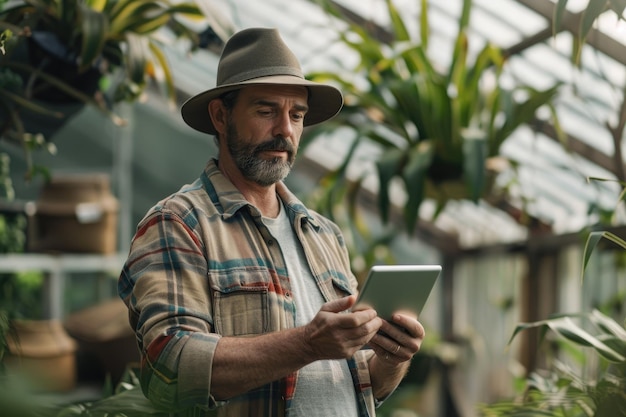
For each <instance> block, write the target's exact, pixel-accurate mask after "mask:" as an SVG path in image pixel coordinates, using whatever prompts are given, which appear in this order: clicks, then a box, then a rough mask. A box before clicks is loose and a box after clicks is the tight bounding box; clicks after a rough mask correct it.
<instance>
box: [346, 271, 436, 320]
mask: <svg viewBox="0 0 626 417" xmlns="http://www.w3.org/2000/svg"><path fill="white" fill-rule="evenodd" d="M440 273H441V266H440V265H376V266H373V267H372V268H371V269H370V272H369V274H368V276H367V279H366V280H365V283H364V284H363V288H362V289H361V291H360V293H359V297H358V299H357V302H356V303H355V305H354V307H353V308H352V309H353V310H357V309H358V308H359V307H360V306H369V307H372V308H373V309H374V310H376V312H377V313H378V316H379V317H381V318H383V319H386V320H388V319H390V318H391V315H392V314H393V313H394V312H396V311H399V310H408V311H411V312H413V313H415V314H416V315H418V316H419V314H420V313H421V311H422V308H424V305H425V304H426V300H427V299H428V296H429V294H430V292H431V290H432V289H433V287H434V285H435V282H436V281H437V278H438V277H439V274H440Z"/></svg>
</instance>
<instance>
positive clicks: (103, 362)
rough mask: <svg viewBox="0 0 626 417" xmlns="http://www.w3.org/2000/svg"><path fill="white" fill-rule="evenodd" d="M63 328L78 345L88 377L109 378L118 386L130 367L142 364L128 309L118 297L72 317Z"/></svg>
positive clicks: (70, 316)
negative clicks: (95, 375) (100, 375)
mask: <svg viewBox="0 0 626 417" xmlns="http://www.w3.org/2000/svg"><path fill="white" fill-rule="evenodd" d="M64 326H65V329H66V330H67V332H68V334H69V335H70V336H72V338H74V339H75V340H76V341H77V342H78V353H79V355H78V356H79V358H80V357H84V358H87V360H85V361H83V362H84V363H83V365H82V367H84V368H87V367H88V368H89V369H84V371H85V373H87V374H92V375H93V374H100V373H102V374H104V375H109V376H110V377H111V380H112V381H113V382H114V383H117V382H118V381H119V380H120V379H121V377H122V375H123V374H124V372H125V371H126V369H127V368H128V367H129V366H132V365H135V364H137V363H139V361H140V356H139V349H138V347H137V340H136V337H135V333H134V332H133V330H132V328H131V327H130V324H129V322H128V309H127V308H126V305H124V303H123V302H122V300H121V299H119V298H117V297H116V298H113V299H110V300H107V301H104V302H101V303H99V304H97V305H95V306H91V307H88V308H85V309H82V310H80V311H76V312H74V313H72V314H70V315H69V316H68V317H67V318H66V319H65V321H64ZM79 367H81V364H80V361H79Z"/></svg>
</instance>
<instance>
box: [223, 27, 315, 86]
mask: <svg viewBox="0 0 626 417" xmlns="http://www.w3.org/2000/svg"><path fill="white" fill-rule="evenodd" d="M273 75H290V76H295V77H298V78H304V75H303V74H302V69H301V68H300V63H299V61H298V59H297V58H296V56H295V55H294V54H293V52H291V50H290V49H289V48H288V47H287V45H286V44H285V42H284V41H283V39H282V37H281V36H280V33H279V32H278V30H277V29H267V28H250V29H245V30H242V31H241V32H238V33H236V34H235V35H233V36H232V37H231V38H230V39H229V40H228V42H226V45H225V46H224V49H223V51H222V55H221V58H220V62H219V66H218V69H217V83H216V84H217V86H218V87H219V86H222V85H227V84H233V83H239V82H243V81H247V80H252V79H255V78H260V77H267V76H273Z"/></svg>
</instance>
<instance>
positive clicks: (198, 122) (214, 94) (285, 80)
mask: <svg viewBox="0 0 626 417" xmlns="http://www.w3.org/2000/svg"><path fill="white" fill-rule="evenodd" d="M251 85H301V86H304V87H307V89H308V90H309V99H308V105H309V111H308V112H307V114H306V116H305V117H304V126H311V125H314V124H317V123H321V122H323V121H326V120H328V119H330V118H332V117H334V116H335V115H336V114H337V113H339V110H341V107H342V106H343V96H342V94H341V92H340V91H339V90H338V89H337V88H335V87H333V86H331V85H326V84H320V83H316V82H313V81H309V80H305V79H302V78H299V77H294V76H289V75H273V76H269V77H260V78H254V79H251V80H247V81H242V82H238V83H235V84H225V85H221V86H219V87H215V88H212V89H210V90H207V91H204V92H202V93H199V94H196V95H195V96H193V97H191V98H190V99H189V100H187V101H186V102H185V103H184V104H183V105H182V107H181V115H182V117H183V120H184V121H185V123H187V124H188V125H189V126H191V127H193V128H194V129H196V130H198V131H200V132H204V133H208V134H211V135H216V134H217V131H216V130H215V127H214V126H213V122H212V121H211V117H210V116H209V102H210V101H211V100H213V99H216V98H218V97H219V96H221V95H222V94H225V93H227V92H229V91H233V90H238V89H240V88H243V87H246V86H251Z"/></svg>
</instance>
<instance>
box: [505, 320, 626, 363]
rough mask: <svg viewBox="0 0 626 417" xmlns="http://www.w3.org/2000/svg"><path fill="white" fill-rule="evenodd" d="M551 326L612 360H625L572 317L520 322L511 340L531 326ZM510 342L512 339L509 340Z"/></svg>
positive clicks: (573, 340) (625, 359) (567, 337)
mask: <svg viewBox="0 0 626 417" xmlns="http://www.w3.org/2000/svg"><path fill="white" fill-rule="evenodd" d="M536 327H542V328H549V329H550V330H552V331H553V332H555V333H557V334H558V335H560V336H562V337H564V338H565V339H567V340H569V341H571V342H574V343H575V344H577V345H580V346H584V347H592V348H593V349H595V350H596V352H598V354H599V355H600V356H602V357H604V358H605V359H606V360H608V361H610V362H618V363H619V362H625V361H626V357H624V356H623V355H621V354H620V353H619V352H616V351H615V350H613V349H611V348H610V347H609V346H608V345H606V344H605V343H603V342H602V341H601V340H599V339H598V338H597V337H595V336H593V335H591V334H589V333H588V332H587V331H585V330H583V329H582V328H581V327H580V326H578V325H576V324H575V323H574V321H573V320H572V319H571V318H570V317H567V316H566V317H558V318H554V319H548V320H541V321H537V322H533V323H520V324H518V325H517V326H516V327H515V330H514V332H513V335H512V336H511V340H512V339H513V338H514V337H515V336H516V335H517V334H518V333H520V332H521V331H524V330H528V329H531V328H536ZM509 343H510V341H509Z"/></svg>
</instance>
